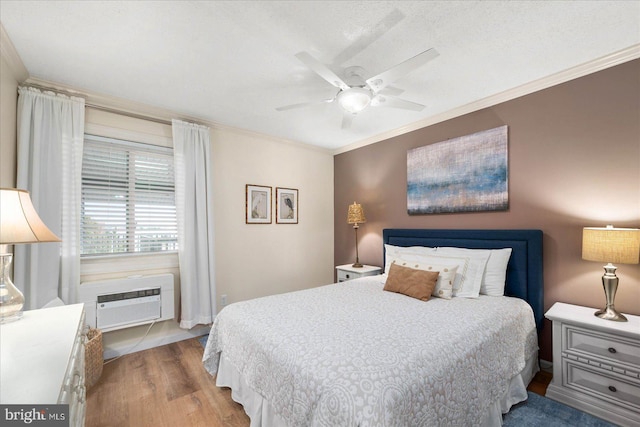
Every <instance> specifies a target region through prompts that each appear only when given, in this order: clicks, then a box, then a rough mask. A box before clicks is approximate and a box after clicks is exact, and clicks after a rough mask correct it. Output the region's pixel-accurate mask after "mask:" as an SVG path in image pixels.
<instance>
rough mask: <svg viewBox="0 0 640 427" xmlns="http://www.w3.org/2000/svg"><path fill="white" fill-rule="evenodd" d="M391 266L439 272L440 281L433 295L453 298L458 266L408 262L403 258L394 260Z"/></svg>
mask: <svg viewBox="0 0 640 427" xmlns="http://www.w3.org/2000/svg"><path fill="white" fill-rule="evenodd" d="M391 264H398V265H400V266H402V267H409V268H415V269H417V270H425V271H437V272H438V281H437V282H436V287H435V288H433V292H432V293H431V295H433V296H434V297H439V298H444V299H451V297H452V296H453V283H454V281H455V278H456V271H457V269H458V266H457V265H456V266H453V267H452V266H449V265H440V264H433V263H428V262H423V261H408V260H403V259H402V258H394V260H393V261H392V262H391Z"/></svg>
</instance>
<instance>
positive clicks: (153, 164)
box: [80, 135, 178, 256]
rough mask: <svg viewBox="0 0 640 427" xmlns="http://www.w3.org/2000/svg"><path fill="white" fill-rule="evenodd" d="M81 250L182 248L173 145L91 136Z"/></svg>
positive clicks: (85, 157)
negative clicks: (176, 202)
mask: <svg viewBox="0 0 640 427" xmlns="http://www.w3.org/2000/svg"><path fill="white" fill-rule="evenodd" d="M84 142H85V144H84V149H83V155H82V207H81V209H82V215H81V225H80V230H81V237H80V239H81V255H83V256H93V255H107V254H124V253H145V252H147V253H148V252H158V251H175V250H177V248H178V243H177V242H178V231H177V222H176V205H175V191H174V174H173V150H172V149H171V148H166V147H159V146H155V145H149V144H142V143H136V142H130V141H122V140H118V139H112V138H104V137H99V136H93V135H85V141H84Z"/></svg>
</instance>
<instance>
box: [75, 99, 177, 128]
mask: <svg viewBox="0 0 640 427" xmlns="http://www.w3.org/2000/svg"><path fill="white" fill-rule="evenodd" d="M85 107H89V108H93V109H95V110H101V111H106V112H107V113H114V114H119V115H121V116H127V117H131V118H134V119H141V120H146V121H149V122H155V123H160V124H163V125H169V126H171V120H164V119H158V118H156V117H151V116H145V115H144V114H137V113H131V112H129V111H122V110H118V109H116V108H110V107H104V106H102V105H96V104H90V103H85Z"/></svg>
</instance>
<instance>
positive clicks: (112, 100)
mask: <svg viewBox="0 0 640 427" xmlns="http://www.w3.org/2000/svg"><path fill="white" fill-rule="evenodd" d="M24 84H25V85H29V84H32V85H35V86H38V87H43V88H49V89H51V90H54V91H56V90H57V91H63V92H66V93H68V94H72V95H74V96H80V97H83V98H85V100H86V103H87V104H89V105H88V106H87V108H91V106H90V105H91V104H93V105H96V106H100V107H105V108H109V109H113V110H117V111H122V112H123V113H132V114H136V115H144V116H147V117H150V118H154V119H157V120H166V121H171V120H173V119H178V120H182V121H185V122H195V123H198V124H201V125H204V126H208V127H209V128H211V131H212V132H214V131H216V130H218V131H226V132H233V133H236V134H240V135H243V136H247V137H253V138H259V139H261V140H267V141H272V142H276V143H280V144H285V145H291V146H295V147H299V148H306V149H309V150H312V151H318V152H321V153H326V154H328V155H333V150H331V149H329V148H323V147H318V146H315V145H311V144H307V143H304V142H299V141H293V140H290V139H285V138H280V137H276V136H273V135H267V134H264V133H260V132H255V131H251V130H247V129H241V128H237V127H233V126H228V125H223V124H220V123H216V122H212V121H209V120H206V119H204V118H202V117H195V116H187V115H184V114H180V113H177V112H174V111H170V110H166V109H163V108H158V107H153V106H150V105H147V104H142V103H138V102H134V101H129V100H126V99H122V98H117V97H114V96H110V95H101V94H96V93H93V92H91V91H88V90H78V89H75V88H73V87H71V86H67V85H65V84H62V83H55V82H51V81H48V80H44V79H40V78H37V77H29V78H27V79H26V81H25V82H24ZM114 114H116V113H114ZM95 126H97V125H93V124H89V123H87V124H86V125H85V129H91V130H92V131H96V130H95V129H96V127H95ZM87 132H88V131H87ZM123 132H125V131H123ZM109 136H113V134H112V135H109ZM114 137H115V136H114ZM122 139H127V138H126V137H125V136H123V137H122Z"/></svg>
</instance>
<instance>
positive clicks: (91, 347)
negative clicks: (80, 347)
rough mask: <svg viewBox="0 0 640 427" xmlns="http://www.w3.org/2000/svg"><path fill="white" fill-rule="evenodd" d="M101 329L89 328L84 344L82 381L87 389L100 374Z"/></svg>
mask: <svg viewBox="0 0 640 427" xmlns="http://www.w3.org/2000/svg"><path fill="white" fill-rule="evenodd" d="M102 351H103V350H102V331H101V330H100V329H95V328H89V332H87V343H86V344H85V345H84V363H85V365H84V382H85V386H86V387H87V390H88V389H89V388H91V387H93V386H94V385H95V383H97V382H98V380H99V379H100V375H102V366H103V358H102V356H103V354H102Z"/></svg>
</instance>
